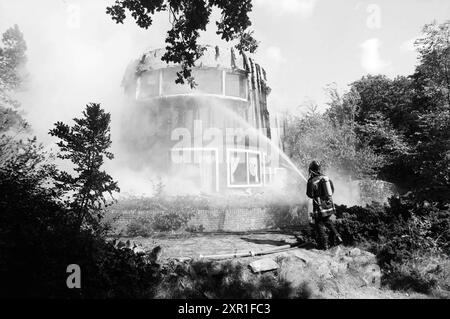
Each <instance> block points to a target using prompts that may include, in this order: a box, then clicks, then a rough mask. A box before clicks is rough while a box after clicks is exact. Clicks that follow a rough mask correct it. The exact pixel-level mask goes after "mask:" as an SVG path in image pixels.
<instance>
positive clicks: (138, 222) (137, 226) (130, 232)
mask: <svg viewBox="0 0 450 319" xmlns="http://www.w3.org/2000/svg"><path fill="white" fill-rule="evenodd" d="M152 232H153V226H152V221H151V219H150V218H147V217H143V216H140V217H138V218H133V219H131V220H130V221H129V222H128V224H127V227H126V230H125V235H126V236H127V237H138V236H142V237H148V236H150V235H151V234H152Z"/></svg>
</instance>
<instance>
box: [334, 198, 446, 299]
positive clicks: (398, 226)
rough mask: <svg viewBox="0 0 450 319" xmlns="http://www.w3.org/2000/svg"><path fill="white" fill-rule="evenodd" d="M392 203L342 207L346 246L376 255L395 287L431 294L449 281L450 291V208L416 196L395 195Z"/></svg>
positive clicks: (341, 229) (339, 211)
mask: <svg viewBox="0 0 450 319" xmlns="http://www.w3.org/2000/svg"><path fill="white" fill-rule="evenodd" d="M389 203H390V205H385V206H381V205H379V204H375V203H374V204H372V205H367V206H366V207H364V208H363V207H359V206H354V207H349V208H347V207H345V206H337V207H336V208H337V223H336V224H337V227H338V231H339V232H340V233H341V234H342V238H343V240H344V244H346V245H355V244H356V245H362V246H364V248H367V249H369V250H370V251H372V252H373V253H375V254H376V255H377V259H378V263H379V265H380V267H381V268H382V270H383V283H384V284H386V285H389V286H390V287H392V288H394V289H403V290H415V291H418V292H422V293H429V292H431V291H432V290H433V289H435V288H436V287H440V285H441V284H440V283H443V286H442V289H444V290H447V289H448V288H449V284H448V271H447V272H446V271H444V270H443V268H442V267H443V265H447V267H448V265H449V263H448V257H449V252H450V250H449V247H450V246H449V243H450V211H449V209H448V208H446V209H442V207H439V206H438V204H433V205H432V204H429V203H420V202H418V201H417V200H416V199H415V198H413V197H403V198H399V197H393V198H391V199H390V200H389ZM425 256H426V257H425ZM442 256H444V257H442ZM430 260H438V261H439V262H435V263H434V264H433V263H431V262H430ZM431 264H433V265H434V266H433V267H434V268H433V267H432V266H430V265H431ZM430 267H431V268H430Z"/></svg>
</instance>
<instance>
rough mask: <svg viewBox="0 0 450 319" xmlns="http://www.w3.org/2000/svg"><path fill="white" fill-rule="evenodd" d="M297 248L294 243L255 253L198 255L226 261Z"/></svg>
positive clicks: (297, 244)
mask: <svg viewBox="0 0 450 319" xmlns="http://www.w3.org/2000/svg"><path fill="white" fill-rule="evenodd" d="M298 246H300V244H299V243H294V244H288V245H283V246H279V247H276V248H270V249H266V250H262V251H257V252H254V251H245V252H235V253H228V254H218V255H200V258H204V259H215V260H218V259H228V258H242V257H253V256H261V255H269V254H274V253H279V252H283V251H289V250H292V249H294V248H297V247H298Z"/></svg>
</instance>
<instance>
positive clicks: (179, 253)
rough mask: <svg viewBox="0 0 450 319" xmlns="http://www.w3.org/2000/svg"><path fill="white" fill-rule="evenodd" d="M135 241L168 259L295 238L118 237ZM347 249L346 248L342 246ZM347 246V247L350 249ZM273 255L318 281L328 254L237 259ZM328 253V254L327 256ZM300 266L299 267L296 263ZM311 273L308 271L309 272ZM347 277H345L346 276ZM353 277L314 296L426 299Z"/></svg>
mask: <svg viewBox="0 0 450 319" xmlns="http://www.w3.org/2000/svg"><path fill="white" fill-rule="evenodd" d="M128 239H130V240H131V241H133V242H135V243H136V244H138V245H140V246H142V247H143V248H144V249H145V250H151V249H153V248H154V247H156V246H158V245H159V246H161V248H162V253H161V255H160V260H161V261H163V262H164V260H168V259H172V258H186V257H187V258H195V259H197V258H199V257H201V256H205V255H217V254H228V253H237V252H250V251H251V252H253V253H257V252H261V251H265V250H268V249H273V248H277V247H280V246H284V245H287V244H292V243H295V242H296V238H295V236H294V235H292V234H286V233H280V232H262V233H241V234H236V233H211V234H204V233H202V234H200V233H199V234H160V235H159V236H154V237H152V238H142V237H136V238H122V240H128ZM344 249H349V248H344ZM350 249H351V248H350ZM299 252H301V253H306V254H312V255H310V256H313V258H314V259H315V261H314V264H312V265H310V266H309V268H308V267H306V268H305V267H303V266H301V265H300V264H298V263H297V261H296V260H298V258H297V259H296V258H294V257H295V255H296V254H298V253H299ZM277 256H282V257H283V258H285V259H286V260H288V262H287V264H285V265H284V266H283V267H285V268H284V269H288V270H287V271H288V272H289V276H290V277H292V278H294V279H293V281H295V278H296V277H297V276H299V277H303V278H305V276H307V277H308V276H310V278H311V280H312V281H318V280H316V279H314V278H315V275H316V274H315V272H314V269H311V268H317V265H320V264H321V263H322V261H321V256H323V257H324V259H323V260H324V261H323V263H326V262H325V260H326V258H328V260H329V256H330V253H329V252H323V251H318V250H315V249H313V250H308V251H307V250H305V249H301V248H293V249H291V250H289V251H285V252H282V253H275V254H270V255H264V256H254V257H246V258H240V261H241V262H246V263H251V262H252V261H255V260H258V259H261V258H266V257H268V258H272V259H276V258H277ZM327 256H328V257H327ZM325 257H326V258H325ZM298 265H300V266H298ZM311 271H312V273H311V274H310V272H311ZM346 277H348V278H346ZM355 282H356V280H355V278H351V275H348V276H339V279H333V278H330V279H327V280H325V281H323V283H321V284H320V285H319V286H320V291H319V290H318V289H316V290H317V293H316V294H315V296H316V298H337V299H346V298H352V299H356V298H363V299H408V298H419V299H423V298H429V297H428V296H426V295H423V294H418V293H405V292H398V291H392V290H389V289H386V288H383V287H381V288H379V287H374V286H371V285H364V284H362V285H360V284H359V283H357V284H356V285H355Z"/></svg>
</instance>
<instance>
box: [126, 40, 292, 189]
mask: <svg viewBox="0 0 450 319" xmlns="http://www.w3.org/2000/svg"><path fill="white" fill-rule="evenodd" d="M164 53H165V50H164V49H157V50H152V51H149V52H146V53H144V54H143V55H142V56H141V57H140V58H139V59H138V60H136V61H133V62H132V63H130V65H129V66H128V68H127V71H126V73H125V76H124V79H123V86H124V88H125V92H126V96H127V99H128V102H127V104H128V106H127V111H126V114H125V117H124V118H123V134H122V143H123V145H124V146H125V147H126V150H127V153H128V156H129V157H130V161H129V165H130V166H132V168H133V169H135V170H136V171H139V170H142V169H144V168H150V169H151V170H152V171H153V172H155V173H157V174H158V175H167V176H176V177H177V178H179V179H182V180H186V181H191V182H192V185H194V187H196V188H197V189H199V190H200V191H202V192H227V191H232V190H238V189H249V188H252V189H257V188H263V187H265V186H268V185H270V184H272V183H274V182H276V181H277V180H279V179H280V176H282V175H283V172H284V169H282V168H281V167H280V165H279V147H280V137H279V130H278V125H277V123H276V119H275V118H272V119H271V118H270V117H269V110H268V105H267V96H268V94H269V93H270V88H269V87H268V85H267V79H266V72H265V70H264V69H263V68H262V67H261V66H260V65H259V64H257V63H255V61H254V60H253V59H252V58H251V57H249V56H247V55H245V54H242V53H238V52H236V51H235V50H234V49H232V48H230V49H222V48H219V47H213V46H207V47H206V50H205V51H204V54H203V56H202V57H201V58H200V59H199V60H197V61H196V66H195V67H194V68H193V72H192V74H193V76H194V78H195V82H196V83H197V86H196V87H195V88H194V89H192V88H191V87H190V86H189V85H187V84H185V85H181V84H176V83H175V79H176V73H177V71H179V70H180V69H181V68H180V66H179V65H176V64H167V63H166V62H163V61H162V60H161V57H162V56H163V54H164ZM271 124H272V125H271ZM284 174H285V173H284Z"/></svg>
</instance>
